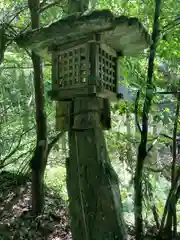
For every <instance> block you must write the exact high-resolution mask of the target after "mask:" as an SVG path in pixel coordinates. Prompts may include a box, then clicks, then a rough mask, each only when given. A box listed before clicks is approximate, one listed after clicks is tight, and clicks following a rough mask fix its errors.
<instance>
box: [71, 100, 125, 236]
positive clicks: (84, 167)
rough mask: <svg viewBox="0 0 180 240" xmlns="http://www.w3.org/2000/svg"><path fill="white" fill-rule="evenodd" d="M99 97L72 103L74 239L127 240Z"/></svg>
mask: <svg viewBox="0 0 180 240" xmlns="http://www.w3.org/2000/svg"><path fill="white" fill-rule="evenodd" d="M98 103H99V101H98V99H97V98H96V97H86V98H79V99H76V100H74V101H73V103H72V106H71V107H72V108H71V116H73V114H74V116H75V117H74V118H71V121H70V129H69V147H70V157H69V159H67V189H68V195H69V203H70V204H69V210H70V216H71V231H72V236H73V240H81V239H83V240H105V239H107V240H115V239H118V240H121V239H122V240H124V239H126V234H125V226H124V220H123V216H122V203H121V197H120V191H119V181H118V176H117V174H116V173H115V171H114V169H113V168H112V166H111V162H110V160H109V157H108V153H107V150H106V143H105V139H104V134H103V130H102V126H101V124H100V111H99V110H100V109H99V104H98Z"/></svg>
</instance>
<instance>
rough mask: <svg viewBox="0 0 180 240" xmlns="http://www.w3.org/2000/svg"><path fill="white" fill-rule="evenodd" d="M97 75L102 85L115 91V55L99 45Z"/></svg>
mask: <svg viewBox="0 0 180 240" xmlns="http://www.w3.org/2000/svg"><path fill="white" fill-rule="evenodd" d="M98 71H99V77H100V81H101V84H102V86H103V87H104V88H105V89H106V90H109V91H112V92H116V57H115V56H113V55H111V54H109V53H107V52H106V51H105V50H104V49H102V48H101V47H99V69H98Z"/></svg>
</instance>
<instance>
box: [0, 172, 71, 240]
mask: <svg viewBox="0 0 180 240" xmlns="http://www.w3.org/2000/svg"><path fill="white" fill-rule="evenodd" d="M30 205H31V182H30V181H29V180H28V179H27V177H24V176H14V174H11V173H7V172H3V173H1V174H0V240H1V239H2V240H3V239H4V240H12V239H16V240H21V239H27V240H31V239H33V240H38V239H41V240H70V239H72V238H71V232H70V227H69V224H68V211H67V206H66V205H67V204H66V203H65V202H63V201H62V199H60V198H59V196H56V194H55V193H54V192H52V191H51V190H50V189H46V197H45V209H44V214H43V215H40V216H39V217H37V218H35V217H32V216H31V214H30Z"/></svg>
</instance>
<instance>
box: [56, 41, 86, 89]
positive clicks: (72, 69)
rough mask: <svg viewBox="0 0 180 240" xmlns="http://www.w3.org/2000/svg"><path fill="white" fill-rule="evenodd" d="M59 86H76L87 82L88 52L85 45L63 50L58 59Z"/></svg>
mask: <svg viewBox="0 0 180 240" xmlns="http://www.w3.org/2000/svg"><path fill="white" fill-rule="evenodd" d="M58 73H59V74H58V81H59V82H58V86H59V87H62V88H76V87H79V86H80V85H81V86H82V84H87V77H88V74H89V63H88V52H87V49H86V46H85V45H82V46H78V47H77V48H73V49H70V50H69V49H68V50H67V51H66V52H61V53H60V55H59V59H58Z"/></svg>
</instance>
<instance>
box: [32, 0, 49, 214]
mask: <svg viewBox="0 0 180 240" xmlns="http://www.w3.org/2000/svg"><path fill="white" fill-rule="evenodd" d="M28 4H29V9H30V13H31V24H32V29H35V28H38V27H39V22H40V20H39V7H40V2H39V0H29V1H28ZM32 62H33V68H34V89H35V102H36V126H37V144H36V150H35V153H34V156H33V158H32V161H31V168H32V211H33V213H34V214H35V215H38V214H39V213H41V212H42V210H43V205H44V171H45V167H46V162H47V123H46V114H45V110H44V83H43V73H42V67H41V59H40V57H39V56H38V55H36V54H35V53H34V52H32Z"/></svg>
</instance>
